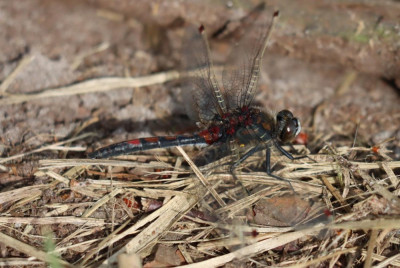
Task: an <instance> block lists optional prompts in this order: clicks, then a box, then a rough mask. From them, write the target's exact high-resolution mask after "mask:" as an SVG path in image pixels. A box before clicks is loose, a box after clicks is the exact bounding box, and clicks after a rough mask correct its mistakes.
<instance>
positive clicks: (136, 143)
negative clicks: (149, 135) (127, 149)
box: [127, 139, 141, 145]
mask: <svg viewBox="0 0 400 268" xmlns="http://www.w3.org/2000/svg"><path fill="white" fill-rule="evenodd" d="M127 143H129V144H133V145H139V144H141V142H140V140H139V139H136V140H130V141H127Z"/></svg>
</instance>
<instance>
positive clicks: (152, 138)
mask: <svg viewBox="0 0 400 268" xmlns="http://www.w3.org/2000/svg"><path fill="white" fill-rule="evenodd" d="M144 140H145V141H147V142H158V138H157V137H149V138H144Z"/></svg>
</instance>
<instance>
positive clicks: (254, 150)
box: [229, 144, 264, 195]
mask: <svg viewBox="0 0 400 268" xmlns="http://www.w3.org/2000/svg"><path fill="white" fill-rule="evenodd" d="M263 149H264V148H263V146H260V144H257V146H255V147H253V148H252V149H250V150H249V151H247V152H246V153H245V154H244V155H243V156H242V157H241V158H239V160H237V161H236V162H235V163H233V164H232V165H231V167H230V168H229V171H230V173H231V174H232V177H233V179H234V180H235V182H239V183H240V185H241V187H242V188H243V190H244V192H245V193H246V195H250V193H249V191H248V190H247V188H246V187H245V186H244V185H243V182H242V181H241V180H240V179H239V178H238V177H237V176H236V172H235V169H236V168H237V167H238V166H239V165H240V164H241V163H243V162H244V161H245V160H246V159H247V158H249V157H250V156H252V155H253V154H255V153H256V152H259V151H261V150H263Z"/></svg>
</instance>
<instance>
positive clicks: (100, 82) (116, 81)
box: [0, 71, 179, 106]
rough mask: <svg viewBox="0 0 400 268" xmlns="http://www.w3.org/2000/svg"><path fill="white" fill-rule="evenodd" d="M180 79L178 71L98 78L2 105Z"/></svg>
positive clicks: (2, 101)
mask: <svg viewBox="0 0 400 268" xmlns="http://www.w3.org/2000/svg"><path fill="white" fill-rule="evenodd" d="M178 78H179V72H178V71H169V72H161V73H157V74H152V75H148V76H141V77H132V78H124V77H108V78H96V79H91V80H87V81H84V82H80V83H77V84H73V85H70V86H64V87H58V88H51V89H47V90H44V91H42V92H39V93H33V94H8V95H7V96H4V97H3V98H2V99H0V106H1V105H10V104H17V103H22V102H27V101H32V100H37V99H43V98H53V97H63V96H71V95H79V94H87V93H94V92H105V91H110V90H115V89H120V88H137V87H145V86H151V85H156V84H162V83H165V82H167V81H171V80H175V79H178ZM4 91H5V90H4Z"/></svg>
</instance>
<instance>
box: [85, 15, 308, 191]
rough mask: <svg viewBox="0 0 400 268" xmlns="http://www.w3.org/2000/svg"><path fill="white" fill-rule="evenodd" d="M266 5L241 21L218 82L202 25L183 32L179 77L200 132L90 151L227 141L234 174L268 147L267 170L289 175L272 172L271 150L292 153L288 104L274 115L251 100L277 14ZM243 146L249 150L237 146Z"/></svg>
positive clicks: (293, 130)
mask: <svg viewBox="0 0 400 268" xmlns="http://www.w3.org/2000/svg"><path fill="white" fill-rule="evenodd" d="M264 10H265V9H264V7H261V8H258V9H255V10H253V11H252V12H251V13H249V15H248V16H247V17H246V20H244V21H243V25H244V26H243V27H244V28H245V29H246V31H245V33H244V34H243V38H242V39H241V41H239V42H238V44H237V46H235V47H234V48H233V50H232V52H231V54H230V56H229V57H228V61H227V64H226V65H225V67H224V70H223V71H222V79H220V80H222V86H221V85H220V83H221V81H220V80H217V78H216V75H215V72H214V66H213V63H212V61H211V59H210V47H209V44H208V40H207V37H206V33H205V30H204V27H203V26H200V27H199V28H198V30H197V31H192V32H191V33H190V34H187V37H186V38H184V40H185V41H184V42H183V51H184V53H183V54H184V55H183V62H182V65H183V69H185V70H188V72H189V73H191V75H190V76H188V77H187V78H186V79H185V78H184V79H183V80H184V81H185V82H184V84H185V85H188V86H187V87H190V88H191V95H192V97H193V100H194V107H195V110H196V114H197V120H198V122H199V125H200V126H201V127H202V129H201V130H200V131H199V132H197V133H194V134H190V135H176V136H157V137H145V138H137V139H133V140H128V141H123V142H119V143H116V144H112V145H109V146H106V147H103V148H100V149H98V150H96V151H94V152H92V153H90V154H89V157H90V158H108V157H113V156H119V155H123V154H130V153H133V152H139V151H145V150H151V149H155V148H167V147H175V146H198V145H200V146H214V147H216V148H218V146H221V145H223V144H228V145H229V146H228V147H229V148H230V149H229V150H230V153H232V154H236V155H238V156H237V157H236V160H235V161H234V162H233V163H232V164H231V166H230V171H231V173H232V174H234V172H235V169H236V168H237V167H238V166H239V165H240V164H241V163H243V162H244V161H245V160H246V159H247V158H249V157H250V156H252V155H253V154H255V153H256V152H259V151H262V150H266V173H267V174H268V175H269V176H271V177H273V178H276V179H279V180H285V181H288V180H286V179H284V178H282V177H279V176H277V175H275V174H273V173H272V170H271V151H272V150H274V151H276V150H275V149H277V151H279V152H280V153H281V154H283V155H284V156H286V157H287V158H289V159H291V160H294V159H295V157H293V156H292V154H290V153H289V152H288V151H286V150H285V149H284V148H283V147H282V145H283V144H286V143H290V142H292V141H293V140H294V139H295V137H296V136H297V135H298V134H299V133H300V131H301V125H300V121H299V119H297V118H296V117H294V115H293V114H292V112H290V111H289V110H286V109H285V110H281V111H280V112H278V113H277V114H276V115H274V114H272V113H271V112H266V111H263V110H262V109H260V108H257V107H255V105H254V98H255V95H256V94H257V89H258V80H259V77H260V72H261V62H262V58H263V55H264V52H265V50H266V48H267V45H268V40H269V37H270V34H271V30H272V28H273V25H274V24H275V21H276V18H277V16H278V14H279V12H278V11H275V12H274V13H273V15H272V16H271V15H269V16H268V14H266V12H264ZM246 27H247V28H246ZM247 29H249V30H247ZM243 148H246V150H247V151H243V150H241V149H243ZM247 148H248V149H247ZM289 184H290V182H289ZM290 186H291V184H290ZM292 188H293V187H292Z"/></svg>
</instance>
